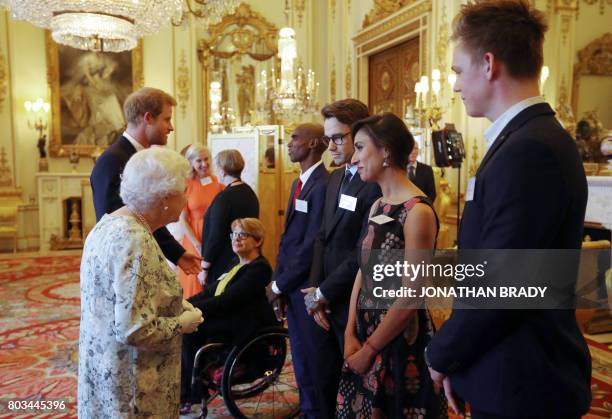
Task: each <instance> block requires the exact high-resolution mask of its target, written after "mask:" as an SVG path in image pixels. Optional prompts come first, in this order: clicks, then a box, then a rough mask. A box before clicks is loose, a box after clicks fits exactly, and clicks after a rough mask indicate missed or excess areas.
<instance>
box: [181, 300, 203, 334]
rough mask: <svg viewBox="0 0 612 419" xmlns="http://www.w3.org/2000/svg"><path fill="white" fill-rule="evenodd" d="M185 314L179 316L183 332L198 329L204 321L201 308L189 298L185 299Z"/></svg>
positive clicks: (191, 331)
mask: <svg viewBox="0 0 612 419" xmlns="http://www.w3.org/2000/svg"><path fill="white" fill-rule="evenodd" d="M183 310H185V311H183V314H181V315H180V316H179V318H178V320H179V323H180V325H181V331H182V332H183V334H187V333H193V332H195V331H196V330H198V326H199V325H200V324H201V323H202V322H203V321H204V318H203V317H202V312H201V311H200V309H197V308H195V307H194V306H193V305H192V304H191V303H190V302H188V301H187V300H183Z"/></svg>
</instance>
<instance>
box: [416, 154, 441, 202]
mask: <svg viewBox="0 0 612 419" xmlns="http://www.w3.org/2000/svg"><path fill="white" fill-rule="evenodd" d="M416 164H417V167H416V169H415V171H414V179H413V180H412V183H414V184H415V185H416V186H417V188H419V189H420V190H422V191H423V192H425V195H427V197H428V198H429V199H431V202H432V203H433V202H434V201H435V200H436V181H435V178H434V174H433V169H432V168H431V166H430V165H428V164H425V163H421V162H419V161H417V162H416Z"/></svg>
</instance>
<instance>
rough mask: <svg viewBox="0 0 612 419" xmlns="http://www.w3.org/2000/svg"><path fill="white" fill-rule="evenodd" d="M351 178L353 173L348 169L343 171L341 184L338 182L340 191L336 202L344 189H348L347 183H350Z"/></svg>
mask: <svg viewBox="0 0 612 419" xmlns="http://www.w3.org/2000/svg"><path fill="white" fill-rule="evenodd" d="M351 179H353V174H352V173H351V171H350V170H349V169H346V170H345V171H344V179H342V184H340V193H339V194H338V202H340V197H341V196H342V194H343V193H344V192H346V190H347V189H348V185H349V183H351Z"/></svg>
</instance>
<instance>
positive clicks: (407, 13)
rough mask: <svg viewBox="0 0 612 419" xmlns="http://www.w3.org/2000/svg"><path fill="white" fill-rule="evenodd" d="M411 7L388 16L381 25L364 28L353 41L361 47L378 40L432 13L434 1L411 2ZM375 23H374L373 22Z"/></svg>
mask: <svg viewBox="0 0 612 419" xmlns="http://www.w3.org/2000/svg"><path fill="white" fill-rule="evenodd" d="M409 4H410V6H409V7H408V6H406V7H403V8H402V9H399V10H398V11H397V13H395V14H394V15H393V16H388V19H385V21H384V22H382V23H380V24H374V25H373V24H370V25H369V26H371V27H369V28H364V29H363V30H361V31H360V32H359V33H358V34H357V35H356V36H355V37H353V41H354V42H355V44H357V45H361V44H363V43H364V42H366V41H369V40H372V39H375V38H378V37H379V36H381V35H383V34H385V32H387V31H389V30H391V29H394V28H397V27H399V26H401V25H402V24H404V23H406V22H409V21H410V20H412V19H414V18H416V17H418V16H420V15H422V14H424V13H427V12H430V11H431V9H432V0H421V1H420V2H419V1H410V2H409ZM372 23H373V22H372Z"/></svg>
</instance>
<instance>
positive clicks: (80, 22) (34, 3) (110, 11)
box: [0, 0, 182, 52]
mask: <svg viewBox="0 0 612 419" xmlns="http://www.w3.org/2000/svg"><path fill="white" fill-rule="evenodd" d="M0 1H3V2H4V3H6V4H7V6H8V8H9V9H10V10H11V14H12V17H13V19H15V20H27V21H28V22H30V23H32V24H34V25H36V26H39V27H41V28H46V29H50V30H51V35H52V37H53V39H54V40H55V42H57V43H59V44H64V45H68V46H71V47H74V48H79V49H85V50H92V51H108V52H121V51H126V50H130V49H133V48H135V47H136V45H137V43H138V38H139V37H143V36H147V35H152V34H155V33H157V32H158V31H159V30H160V29H161V28H162V27H163V26H165V25H167V24H169V23H170V21H171V19H173V18H175V17H176V16H180V15H181V13H182V0H87V1H85V0H0Z"/></svg>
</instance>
